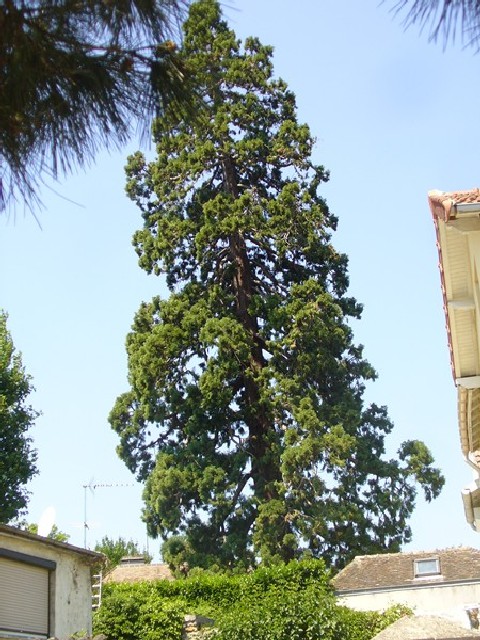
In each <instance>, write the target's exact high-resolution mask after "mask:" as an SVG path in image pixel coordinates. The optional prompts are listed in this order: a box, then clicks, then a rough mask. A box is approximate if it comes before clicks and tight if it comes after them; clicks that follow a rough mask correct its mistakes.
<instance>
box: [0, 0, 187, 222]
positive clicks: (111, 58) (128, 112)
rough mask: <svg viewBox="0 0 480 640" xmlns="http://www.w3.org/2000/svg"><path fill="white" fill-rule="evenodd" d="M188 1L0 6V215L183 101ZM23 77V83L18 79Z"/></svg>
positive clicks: (46, 1) (12, 0)
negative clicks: (181, 56)
mask: <svg viewBox="0 0 480 640" xmlns="http://www.w3.org/2000/svg"><path fill="white" fill-rule="evenodd" d="M184 7H185V2H184V0H115V2H107V1H103V0H80V1H77V0H62V2H58V1H57V0H39V1H35V2H34V1H33V0H6V1H5V2H1V3H0V32H1V34H2V38H1V40H0V60H1V65H0V167H1V173H0V210H1V208H2V203H3V204H5V201H7V200H8V199H9V198H11V197H14V196H15V194H16V192H18V193H19V194H20V195H21V196H23V197H24V198H27V200H32V199H33V200H35V197H36V186H37V184H38V180H39V179H40V180H41V178H42V176H43V175H44V174H45V173H46V174H47V175H52V174H53V175H56V174H57V172H59V171H62V172H63V171H66V170H68V169H69V168H70V167H71V166H72V165H81V166H83V165H85V164H87V163H88V162H89V161H90V160H91V159H92V158H93V156H94V154H95V152H96V151H97V150H98V149H99V148H100V147H102V146H110V145H111V144H114V145H119V144H122V143H123V142H125V140H126V139H127V138H128V135H129V133H130V131H131V128H132V124H133V123H137V122H140V123H141V124H142V125H143V126H144V127H146V130H147V131H148V130H149V126H150V117H149V116H152V115H153V114H157V113H159V112H161V110H162V108H163V106H164V104H165V103H166V102H169V103H175V104H177V109H178V108H179V104H178V100H181V101H183V100H184V99H185V98H186V89H185V86H184V68H183V66H182V65H181V64H180V62H179V60H178V58H177V56H176V55H175V45H174V44H173V42H172V41H171V40H167V39H166V38H169V37H172V34H174V33H175V30H176V26H177V21H178V20H179V19H180V18H181V17H182V16H183V15H184ZM19 78H21V82H19V80H18V79H19Z"/></svg>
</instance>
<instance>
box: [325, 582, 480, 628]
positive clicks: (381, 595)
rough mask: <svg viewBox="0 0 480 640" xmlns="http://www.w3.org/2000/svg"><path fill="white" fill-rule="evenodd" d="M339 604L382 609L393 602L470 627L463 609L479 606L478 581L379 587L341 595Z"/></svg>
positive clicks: (370, 609)
mask: <svg viewBox="0 0 480 640" xmlns="http://www.w3.org/2000/svg"><path fill="white" fill-rule="evenodd" d="M338 602H339V604H343V605H346V606H347V607H350V608H351V609H357V610H360V611H381V610H383V609H387V608H388V607H390V606H392V605H393V604H405V605H407V606H409V607H411V608H412V609H413V610H414V612H415V615H438V616H442V617H446V618H450V619H452V620H456V621H458V622H459V623H460V624H462V625H463V626H464V627H466V628H469V627H470V624H469V620H468V616H467V613H466V609H467V608H468V609H469V608H473V607H476V606H479V603H480V583H479V584H465V585H455V586H451V585H436V586H434V587H431V586H429V587H416V588H411V589H401V590H400V589H396V590H387V589H385V590H383V589H382V590H381V591H380V590H378V591H369V592H364V593H361V594H356V595H352V594H350V595H347V596H341V597H339V598H338Z"/></svg>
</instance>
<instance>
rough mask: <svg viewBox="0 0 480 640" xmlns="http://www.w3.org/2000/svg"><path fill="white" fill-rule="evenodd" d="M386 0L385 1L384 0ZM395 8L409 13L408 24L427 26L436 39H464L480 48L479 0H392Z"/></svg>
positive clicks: (406, 20) (406, 21)
mask: <svg viewBox="0 0 480 640" xmlns="http://www.w3.org/2000/svg"><path fill="white" fill-rule="evenodd" d="M384 1H385V0H384ZM390 4H392V5H393V8H394V11H395V12H396V13H399V14H400V15H402V14H403V13H406V16H405V24H406V25H407V26H411V25H412V24H418V25H419V26H420V27H421V28H422V29H424V28H426V29H427V30H428V32H429V34H430V38H431V39H432V40H437V39H442V40H443V41H444V43H447V42H448V41H449V40H455V38H456V36H457V35H459V36H460V38H461V40H462V41H463V42H464V43H465V44H467V45H469V46H473V47H475V48H476V49H479V48H480V2H478V0H390Z"/></svg>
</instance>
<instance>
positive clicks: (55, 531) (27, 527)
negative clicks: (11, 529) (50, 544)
mask: <svg viewBox="0 0 480 640" xmlns="http://www.w3.org/2000/svg"><path fill="white" fill-rule="evenodd" d="M16 526H18V527H19V528H20V529H23V530H24V531H28V533H35V534H36V535H38V524H37V523H36V522H30V523H29V522H27V521H26V520H22V521H21V522H19V523H16ZM46 537H47V538H49V539H50V540H56V541H57V542H68V541H69V540H70V536H69V535H68V533H65V532H63V531H60V529H59V528H58V527H57V525H56V524H54V525H53V526H52V528H51V529H50V532H49V533H48V534H47V535H46Z"/></svg>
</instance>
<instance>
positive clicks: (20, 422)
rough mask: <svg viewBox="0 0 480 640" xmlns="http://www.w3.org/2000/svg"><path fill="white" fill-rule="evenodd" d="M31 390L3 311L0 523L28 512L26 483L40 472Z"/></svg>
mask: <svg viewBox="0 0 480 640" xmlns="http://www.w3.org/2000/svg"><path fill="white" fill-rule="evenodd" d="M32 389H33V387H32V383H31V378H30V376H29V375H28V374H26V373H25V370H24V368H23V365H22V358H21V355H20V354H19V353H15V348H14V346H13V341H12V337H11V335H10V333H9V331H8V329H7V316H6V314H5V313H4V312H2V311H0V522H8V521H9V520H13V519H14V518H17V517H18V516H19V515H22V514H23V513H24V512H25V507H26V506H27V502H28V491H27V490H26V485H27V483H28V481H29V480H30V478H32V477H33V476H34V475H35V474H36V473H37V468H36V464H35V463H36V459H37V453H36V451H35V450H34V449H32V439H31V438H30V436H29V435H28V430H29V429H30V428H31V427H32V425H33V423H34V421H35V418H37V416H38V412H37V411H34V409H32V407H31V406H29V405H28V404H27V398H28V396H29V394H30V393H31V391H32Z"/></svg>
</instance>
